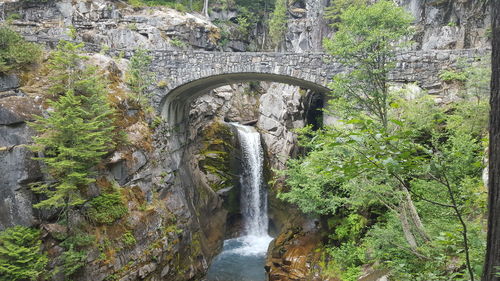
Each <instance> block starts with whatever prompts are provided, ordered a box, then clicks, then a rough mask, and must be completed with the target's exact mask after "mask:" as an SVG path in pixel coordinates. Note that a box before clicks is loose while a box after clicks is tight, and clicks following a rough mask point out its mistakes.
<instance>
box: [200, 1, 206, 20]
mask: <svg viewBox="0 0 500 281" xmlns="http://www.w3.org/2000/svg"><path fill="white" fill-rule="evenodd" d="M201 13H202V14H203V15H204V16H205V17H207V18H208V0H203V11H201Z"/></svg>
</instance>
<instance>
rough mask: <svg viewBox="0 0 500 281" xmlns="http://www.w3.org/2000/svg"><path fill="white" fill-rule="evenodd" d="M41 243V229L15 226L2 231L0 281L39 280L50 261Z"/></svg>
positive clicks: (0, 234) (0, 235)
mask: <svg viewBox="0 0 500 281" xmlns="http://www.w3.org/2000/svg"><path fill="white" fill-rule="evenodd" d="M41 244H42V241H41V240H40V230H36V229H32V228H28V227H24V226H14V227H11V228H7V229H6V230H4V231H2V232H0V281H16V280H38V278H39V277H40V276H42V275H43V274H44V273H45V266H46V265H47V262H48V259H47V256H46V255H45V254H44V253H42V251H41V249H40V246H41Z"/></svg>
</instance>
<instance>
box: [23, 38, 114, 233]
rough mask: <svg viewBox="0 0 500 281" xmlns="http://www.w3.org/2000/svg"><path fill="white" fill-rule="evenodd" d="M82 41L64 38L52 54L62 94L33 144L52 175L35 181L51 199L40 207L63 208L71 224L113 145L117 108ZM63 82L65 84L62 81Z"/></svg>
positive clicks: (38, 125) (40, 121)
mask: <svg viewBox="0 0 500 281" xmlns="http://www.w3.org/2000/svg"><path fill="white" fill-rule="evenodd" d="M78 53H79V46H78V45H74V44H72V43H69V42H65V41H62V42H61V44H60V45H59V48H58V50H57V51H55V52H54V54H53V56H52V59H51V60H50V68H51V70H52V80H53V85H52V87H51V92H52V93H53V94H59V95H60V96H59V97H58V98H56V100H51V101H48V104H49V105H50V106H51V107H52V109H53V110H52V111H49V112H48V113H47V114H48V116H47V117H44V116H40V117H38V118H37V120H36V122H34V123H32V127H33V128H35V129H36V130H37V132H38V133H39V136H37V137H34V138H33V139H34V142H35V145H33V146H32V149H33V150H34V151H35V152H38V153H39V155H40V157H38V158H37V159H38V160H40V161H42V162H43V163H44V164H45V166H46V170H47V173H48V176H49V177H48V179H47V180H46V181H44V182H42V183H39V184H36V185H34V186H33V190H34V191H35V192H38V193H42V194H44V195H45V196H46V197H47V199H45V200H42V201H41V202H39V203H37V204H35V205H34V206H35V207H36V208H48V209H51V208H62V209H63V211H64V212H65V214H66V223H67V224H68V230H69V229H70V226H69V223H70V221H69V213H70V211H71V209H72V208H74V207H75V206H79V205H81V204H83V203H84V202H85V196H84V193H85V191H86V188H87V186H88V185H89V184H90V183H92V182H94V181H95V179H94V177H93V176H94V174H95V172H94V170H95V166H96V165H97V164H98V163H99V162H100V161H101V158H102V156H103V155H105V154H106V153H107V152H108V151H109V149H110V148H111V147H112V146H113V141H112V134H111V132H112V131H113V129H114V127H113V125H112V122H113V121H112V114H113V111H112V109H111V106H110V104H109V102H108V100H107V96H106V94H107V92H106V84H105V79H104V78H103V77H102V76H100V75H99V74H98V73H97V70H96V68H95V67H91V66H83V65H82V57H81V56H80V55H79V54H78ZM62 85H64V86H62Z"/></svg>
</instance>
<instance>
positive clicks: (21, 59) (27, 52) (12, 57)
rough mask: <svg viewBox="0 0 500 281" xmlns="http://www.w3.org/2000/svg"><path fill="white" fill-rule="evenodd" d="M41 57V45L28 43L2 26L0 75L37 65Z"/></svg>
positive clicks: (0, 31)
mask: <svg viewBox="0 0 500 281" xmlns="http://www.w3.org/2000/svg"><path fill="white" fill-rule="evenodd" d="M41 55H42V48H41V47H40V45H38V44H35V43H30V42H27V41H26V40H24V38H23V37H22V36H21V35H19V34H18V33H17V32H15V31H13V30H12V29H10V28H9V27H7V26H0V73H5V72H7V71H10V70H13V69H20V68H23V67H25V66H27V65H29V64H32V63H35V62H37V61H38V60H39V59H40V57H41Z"/></svg>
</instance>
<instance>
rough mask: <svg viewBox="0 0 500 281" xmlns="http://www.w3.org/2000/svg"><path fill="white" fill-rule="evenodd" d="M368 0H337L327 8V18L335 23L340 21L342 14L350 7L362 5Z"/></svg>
mask: <svg viewBox="0 0 500 281" xmlns="http://www.w3.org/2000/svg"><path fill="white" fill-rule="evenodd" d="M367 2H368V1H367V0H336V1H333V2H332V3H331V5H330V6H329V7H327V8H326V9H325V18H327V19H329V20H331V21H332V22H333V25H334V27H335V25H336V24H337V23H338V22H339V21H340V16H341V15H342V14H343V13H344V11H345V10H347V9H348V8H349V7H362V6H365V5H366V4H367Z"/></svg>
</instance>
